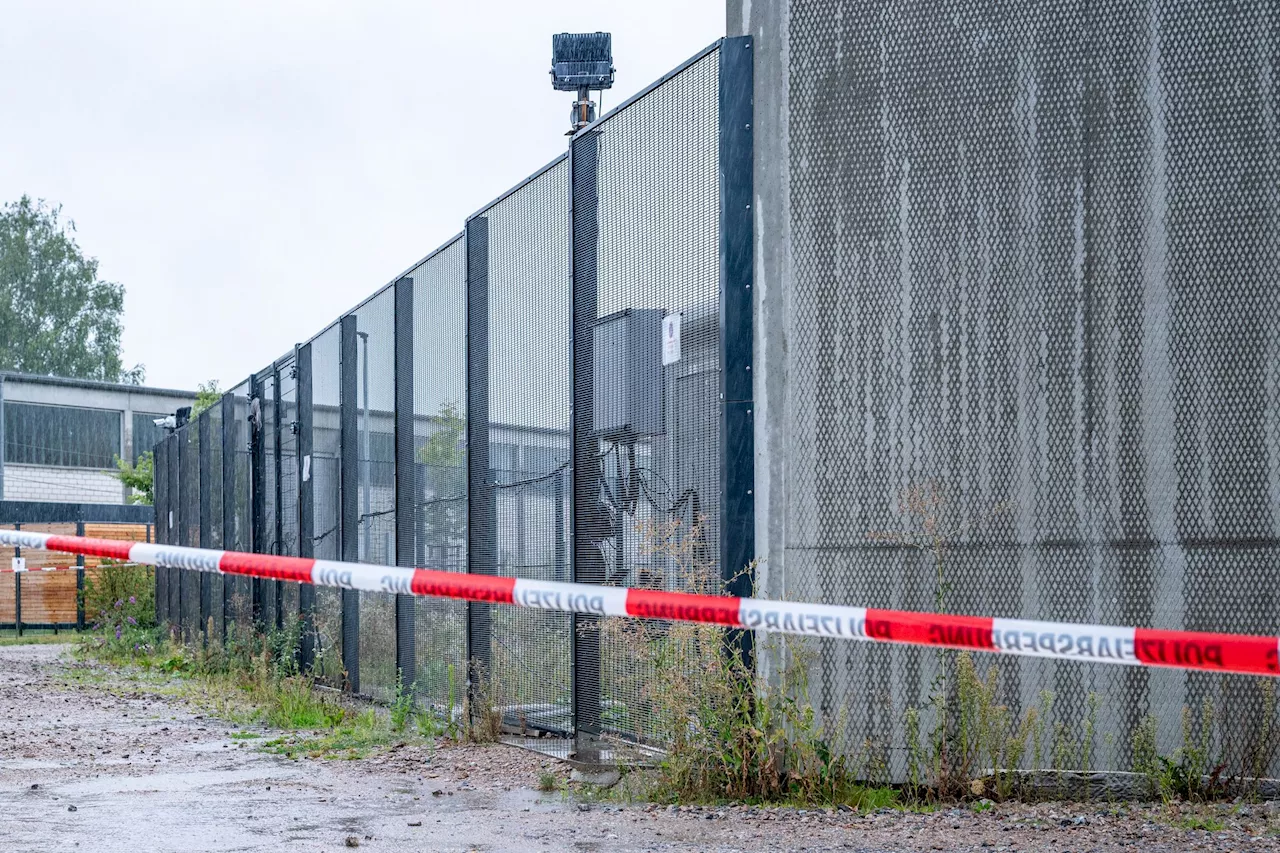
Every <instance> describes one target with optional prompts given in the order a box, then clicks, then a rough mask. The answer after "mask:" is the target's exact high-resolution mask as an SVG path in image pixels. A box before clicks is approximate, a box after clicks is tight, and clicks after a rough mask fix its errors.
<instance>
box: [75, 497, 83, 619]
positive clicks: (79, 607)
mask: <svg viewBox="0 0 1280 853" xmlns="http://www.w3.org/2000/svg"><path fill="white" fill-rule="evenodd" d="M76 535H77V536H84V522H83V521H77V522H76ZM76 630H77V631H83V630H84V554H76Z"/></svg>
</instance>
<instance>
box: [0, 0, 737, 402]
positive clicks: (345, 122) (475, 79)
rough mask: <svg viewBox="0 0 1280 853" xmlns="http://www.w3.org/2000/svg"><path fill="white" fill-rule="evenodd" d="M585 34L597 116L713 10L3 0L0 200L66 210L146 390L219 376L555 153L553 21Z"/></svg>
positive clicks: (677, 49) (360, 289)
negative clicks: (600, 89) (609, 68)
mask: <svg viewBox="0 0 1280 853" xmlns="http://www.w3.org/2000/svg"><path fill="white" fill-rule="evenodd" d="M595 30H605V31H610V32H612V33H613V54H614V64H615V65H616V66H617V68H618V74H617V82H616V83H615V85H614V88H613V89H612V90H611V91H609V92H606V93H605V108H606V109H608V108H609V107H610V106H611V105H613V104H617V103H618V102H619V101H621V100H622V99H624V98H626V97H628V96H629V95H631V94H633V93H634V92H636V91H637V90H639V89H641V88H643V87H644V86H646V85H648V83H650V82H651V81H652V80H654V79H656V78H658V77H660V76H661V75H662V74H664V73H666V72H667V71H668V70H670V69H671V68H672V67H674V66H676V65H678V64H679V63H680V62H682V61H683V60H684V59H686V58H688V57H689V56H690V55H692V54H693V53H695V52H697V51H698V50H699V49H701V48H703V47H705V46H706V45H708V44H710V43H711V42H712V41H714V40H715V39H717V38H719V37H720V36H722V35H723V34H724V4H723V2H721V0H644V2H628V3H617V2H604V1H603V0H600V2H594V3H588V2H578V0H558V2H535V0H525V1H524V2H520V1H519V0H510V2H456V0H455V2H428V0H419V2H408V0H403V2H374V1H373V0H359V2H356V0H348V2H326V0H307V2H300V0H287V2H286V0H254V1H253V2H248V0H218V2H194V1H193V0H191V1H189V0H150V2H143V0H114V2H109V3H104V2H100V0H82V2H51V0H0V80H3V81H4V82H3V85H0V128H3V132H0V202H6V201H13V200H15V199H17V198H18V197H19V196H21V195H22V194H23V193H26V194H28V195H31V196H34V197H37V198H44V199H47V200H48V201H50V202H56V203H60V204H62V205H63V210H64V213H65V214H66V215H67V216H69V217H70V218H72V219H74V220H75V222H76V226H77V234H78V239H79V241H80V245H81V247H82V248H83V249H84V250H85V251H86V252H87V253H89V254H91V255H93V256H96V257H97V258H98V259H99V261H100V263H101V268H100V274H101V276H102V277H103V278H106V279H109V280H112V281H118V282H121V283H123V284H124V285H125V288H126V297H125V332H124V362H125V364H126V366H131V365H133V364H135V363H137V362H142V363H144V364H146V366H147V383H148V384H149V385H158V386H164V387H175V388H194V387H195V385H196V384H197V383H198V382H200V381H203V380H205V379H210V378H213V379H218V380H219V381H220V382H221V383H222V387H223V388H227V387H230V386H232V385H234V384H236V383H238V382H239V381H241V380H242V379H244V378H245V377H246V376H248V374H249V373H251V372H253V371H255V370H257V369H260V368H261V367H263V366H265V365H266V364H267V363H268V362H269V361H271V360H272V359H274V358H277V357H278V356H280V355H282V354H284V352H285V351H286V350H288V349H290V348H291V347H292V346H293V344H294V343H295V342H300V341H304V340H306V339H307V338H309V337H311V336H312V335H314V334H315V333H316V332H318V331H320V329H321V328H322V327H324V326H325V325H327V324H328V323H329V322H331V321H332V320H333V319H335V318H336V317H337V316H338V315H339V314H341V313H342V312H343V311H345V310H346V309H348V308H350V307H352V306H353V305H355V304H356V303H357V302H358V301H359V300H360V299H362V298H363V297H365V296H366V295H368V294H370V293H372V292H373V291H374V290H376V289H377V288H378V287H379V286H381V285H382V284H385V283H386V282H387V281H389V280H390V279H391V278H393V277H394V276H395V275H396V274H397V273H399V272H401V271H402V270H404V269H405V268H406V267H408V266H409V265H410V264H411V263H412V262H414V261H415V260H417V259H418V258H420V257H421V256H423V255H425V254H426V253H427V252H428V251H430V250H431V249H433V248H435V247H436V246H438V245H439V244H441V243H443V242H444V241H445V240H446V239H448V238H449V237H451V236H452V235H454V234H456V233H458V232H459V231H461V230H462V225H463V221H464V219H465V217H466V216H467V215H468V214H471V213H474V212H475V211H476V210H477V209H479V208H480V207H481V206H483V205H484V204H485V203H486V202H488V201H489V200H490V199H492V198H493V197H494V196H497V195H498V194H500V193H501V192H502V191H503V190H505V189H506V188H508V187H509V186H511V185H512V184H514V183H516V182H518V181H520V180H521V179H523V178H524V177H526V176H527V175H528V174H530V173H531V172H533V171H534V170H535V169H537V168H538V167H540V166H542V165H543V164H545V163H546V162H548V161H549V160H551V159H552V158H553V157H555V156H556V155H558V154H559V153H560V152H562V151H564V150H565V147H566V145H567V138H566V137H565V136H564V135H563V134H564V131H565V130H567V129H568V120H569V119H568V116H569V105H570V101H571V96H570V95H569V94H567V93H563V92H555V91H553V90H552V89H551V83H550V77H549V75H548V73H547V72H548V70H549V68H550V65H551V34H552V33H556V32H563V31H574V32H588V31H595Z"/></svg>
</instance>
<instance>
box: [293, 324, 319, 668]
mask: <svg viewBox="0 0 1280 853" xmlns="http://www.w3.org/2000/svg"><path fill="white" fill-rule="evenodd" d="M294 364H295V366H296V367H297V368H298V384H297V390H296V392H295V399H296V400H297V407H298V453H297V460H298V556H299V557H314V556H315V491H314V489H313V488H312V486H313V484H314V480H313V479H312V474H313V471H312V467H311V465H312V460H311V454H312V450H313V448H314V443H313V441H312V434H311V428H312V412H311V344H309V343H306V344H303V345H302V346H300V347H298V348H297V350H296V353H295V355H294ZM315 610H316V588H315V587H314V586H312V585H311V584H309V583H304V584H299V585H298V617H299V618H300V619H301V621H302V637H301V642H300V645H299V647H298V664H299V667H300V668H301V671H302V672H306V671H308V670H310V669H311V668H312V666H314V664H315V658H316V636H315Z"/></svg>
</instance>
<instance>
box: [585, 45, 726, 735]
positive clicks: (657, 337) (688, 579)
mask: <svg viewBox="0 0 1280 853" xmlns="http://www.w3.org/2000/svg"><path fill="white" fill-rule="evenodd" d="M718 62H719V57H718V53H717V52H716V51H712V52H711V53H709V54H708V55H707V56H705V57H704V58H702V59H700V60H698V61H696V62H694V63H693V64H692V65H690V66H689V67H688V68H686V69H685V70H684V71H682V72H680V73H679V74H677V75H676V76H675V77H673V78H672V79H670V80H669V81H667V82H665V83H663V84H662V85H661V86H659V87H658V88H657V89H655V90H654V91H652V92H651V93H649V94H647V95H646V96H645V97H644V98H642V99H640V100H638V101H636V102H635V103H633V104H631V105H630V106H628V107H626V108H625V109H623V110H622V111H620V112H619V113H617V114H615V115H614V116H612V117H610V118H608V119H606V120H605V121H603V122H602V123H601V124H600V125H598V126H597V127H596V128H593V130H592V131H588V132H587V134H580V135H579V137H578V138H577V139H575V149H574V151H575V156H578V155H579V153H582V154H584V155H587V154H588V153H589V151H588V149H587V148H586V146H589V145H591V144H594V145H595V146H596V157H597V161H596V162H597V169H598V173H597V195H596V199H595V200H596V205H597V207H596V216H597V227H598V233H597V235H596V244H595V258H594V260H595V265H594V268H593V269H594V275H591V271H589V270H577V271H576V272H575V275H576V276H577V278H576V281H577V282H578V284H577V285H576V286H577V287H578V293H577V294H576V297H575V298H576V299H578V300H584V299H585V300H594V302H595V306H596V311H595V316H596V317H597V318H599V319H597V321H596V323H595V325H594V327H593V328H591V329H582V330H580V332H579V333H580V334H588V335H591V337H592V351H591V352H592V364H591V366H590V370H591V377H590V378H591V382H590V383H588V384H585V385H584V384H579V385H578V387H579V388H580V389H581V388H584V387H589V388H591V389H592V390H591V393H590V395H583V394H579V395H578V397H577V398H576V399H575V406H588V407H591V409H592V412H593V418H592V423H593V435H591V436H579V437H578V440H588V441H592V442H593V447H596V448H598V456H597V462H596V464H597V465H598V473H595V472H593V473H595V476H596V478H597V482H598V486H599V487H598V489H595V488H593V487H590V485H589V484H590V481H589V479H588V478H587V477H585V476H584V473H585V472H579V474H578V482H579V486H578V488H579V489H582V491H580V492H579V494H578V501H579V502H580V506H579V508H578V509H577V510H576V512H577V513H578V518H579V519H581V518H583V516H582V512H583V505H586V506H589V505H591V504H595V505H596V506H598V508H599V513H600V514H599V516H598V517H599V518H600V520H601V521H600V526H601V529H600V530H599V531H598V534H597V535H600V536H602V537H603V538H602V541H600V543H599V545H598V546H597V547H598V548H599V552H600V554H601V555H602V557H603V563H604V576H605V581H606V582H607V583H609V584H613V585H622V586H638V587H653V588H665V589H672V590H685V591H696V592H719V591H720V590H721V587H720V567H719V565H718V558H717V555H718V553H719V546H718V512H719V509H718V507H719V488H720V461H719V399H718V395H719V390H718V389H719V381H720V362H719V358H720V356H719V299H718V294H719V197H720V196H719V181H718V173H717V166H718V163H717V150H718V149H717V132H718V101H717V96H718V82H719V81H718V77H719V65H718ZM588 134H590V136H588ZM593 139H594V142H593ZM575 198H576V196H575ZM575 203H576V202H575ZM574 236H575V240H577V241H581V240H583V239H590V238H591V235H590V234H589V232H585V231H577V232H576V233H575V235H574ZM579 256H580V257H590V252H587V253H582V252H579ZM584 282H585V283H586V285H587V288H589V287H590V285H592V284H594V290H595V292H591V290H590V289H586V288H584V286H583V284H584ZM668 318H670V321H671V322H678V328H679V332H678V336H679V345H678V357H676V353H675V352H674V351H672V352H669V354H668V357H667V358H665V359H664V358H663V354H662V353H663V350H662V328H663V323H664V321H666V320H667V319H668ZM664 362H665V363H664ZM576 369H577V370H579V371H582V370H584V369H586V367H585V365H583V364H581V363H580V364H579V365H577V367H576ZM579 382H580V383H581V382H582V377H581V376H580V377H579ZM579 458H580V459H581V457H579ZM583 484H587V485H588V487H587V488H585V489H584V488H583ZM580 527H581V525H580ZM576 535H578V536H583V535H587V536H590V535H592V534H591V533H590V532H589V531H588V530H585V529H579V531H578V532H577V534H576ZM679 543H686V544H687V545H688V546H689V547H688V549H687V551H686V552H685V553H686V554H687V555H691V556H690V558H689V559H686V560H680V559H675V558H673V557H672V556H671V554H672V552H673V550H674V549H678V548H679V547H680V544H679ZM584 547H589V544H588V543H584V542H582V541H581V540H580V541H579V545H578V548H579V554H581V553H582V551H581V549H583V548H584ZM580 579H581V578H580ZM646 630H649V631H655V632H661V631H665V630H666V626H665V625H663V624H660V623H653V624H651V625H649V626H648V627H647V628H646ZM600 648H601V651H600V654H601V694H602V696H601V699H602V703H603V704H602V708H603V710H602V725H603V727H604V729H605V730H606V731H613V732H616V733H620V734H623V735H626V736H633V737H637V736H638V737H642V738H643V737H646V736H648V735H651V734H653V733H654V732H655V730H656V725H655V721H654V719H653V717H652V711H651V709H650V704H651V696H652V691H653V690H654V689H661V686H660V685H656V684H655V683H654V678H653V674H652V673H650V672H647V671H642V670H641V667H640V665H639V664H638V663H637V655H636V653H635V650H634V648H633V647H632V646H631V644H630V642H629V641H628V640H627V639H624V638H621V637H619V636H618V635H617V634H616V633H613V632H610V631H608V630H606V631H605V632H604V633H603V635H602V638H601V647H600ZM588 653H589V652H588Z"/></svg>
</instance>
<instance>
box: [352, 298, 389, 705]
mask: <svg viewBox="0 0 1280 853" xmlns="http://www.w3.org/2000/svg"><path fill="white" fill-rule="evenodd" d="M354 313H355V316H356V330H357V332H356V333H357V359H358V363H359V365H360V371H359V374H358V376H357V382H356V395H357V400H358V402H359V436H358V437H359V453H358V459H359V462H360V466H359V467H360V470H359V496H360V511H359V540H358V541H359V548H360V559H361V560H362V561H364V562H366V563H379V564H382V565H394V564H395V561H396V549H395V545H396V543H395V531H396V523H395V490H396V477H395V474H396V471H395V467H396V466H395V410H394V405H395V291H394V288H393V287H386V288H384V289H383V290H382V291H381V292H379V293H378V295H376V296H374V297H373V298H372V299H370V300H369V301H368V302H366V303H364V304H363V305H361V306H360V307H359V308H357V309H356V310H355V312H354ZM359 636H360V686H361V690H362V691H363V692H365V693H368V694H370V695H373V696H375V697H378V698H380V699H387V698H389V697H391V696H392V695H393V694H394V692H395V690H396V619H395V596H394V595H390V594H382V593H367V594H361V596H360V631H359Z"/></svg>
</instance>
